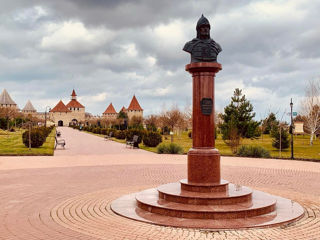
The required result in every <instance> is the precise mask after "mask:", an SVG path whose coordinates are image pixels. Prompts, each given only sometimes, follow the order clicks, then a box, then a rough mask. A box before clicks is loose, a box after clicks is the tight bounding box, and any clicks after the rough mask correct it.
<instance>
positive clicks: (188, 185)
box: [180, 179, 229, 192]
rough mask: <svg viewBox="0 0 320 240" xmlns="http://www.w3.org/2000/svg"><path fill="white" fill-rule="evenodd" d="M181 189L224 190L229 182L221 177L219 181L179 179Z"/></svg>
mask: <svg viewBox="0 0 320 240" xmlns="http://www.w3.org/2000/svg"><path fill="white" fill-rule="evenodd" d="M180 184H181V189H182V190H186V191H190V192H225V191H227V190H228V184H229V182H228V181H226V180H223V179H221V180H220V182H219V183H206V184H203V183H201V184H200V183H192V182H188V180H187V179H182V180H180Z"/></svg>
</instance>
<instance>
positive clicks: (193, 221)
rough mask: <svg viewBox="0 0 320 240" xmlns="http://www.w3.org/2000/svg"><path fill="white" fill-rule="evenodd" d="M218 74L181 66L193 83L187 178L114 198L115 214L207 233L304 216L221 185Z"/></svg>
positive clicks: (209, 68)
mask: <svg viewBox="0 0 320 240" xmlns="http://www.w3.org/2000/svg"><path fill="white" fill-rule="evenodd" d="M221 69H222V67H221V65H220V64H219V63H208V62H199V63H191V64H188V65H186V71H188V72H190V73H191V74H192V81H193V123H192V127H193V129H192V148H191V149H190V150H189V152H188V178H187V179H182V180H180V181H179V182H176V183H169V184H164V185H162V186H159V187H158V188H152V189H147V190H144V191H142V192H139V193H134V194H130V195H126V196H123V197H121V198H118V199H117V200H115V201H114V202H113V203H112V204H111V209H112V210H113V211H114V212H115V213H117V214H119V215H121V216H125V217H128V218H131V219H134V220H138V221H143V222H148V223H154V224H159V225H164V226H175V227H189V228H206V229H237V228H249V227H266V226H274V225H279V224H283V223H288V222H291V221H294V220H296V219H299V218H300V217H302V216H303V213H304V210H303V208H302V207H301V206H300V205H299V204H297V203H294V202H292V201H291V200H289V199H285V198H281V197H277V196H272V195H270V194H267V193H264V192H260V191H256V190H252V189H250V188H248V187H245V186H240V185H237V184H231V183H229V182H228V181H226V180H223V179H221V174H220V154H219V151H218V150H217V149H215V137H214V136H215V134H214V131H215V128H214V77H215V74H216V73H217V72H218V71H220V70H221Z"/></svg>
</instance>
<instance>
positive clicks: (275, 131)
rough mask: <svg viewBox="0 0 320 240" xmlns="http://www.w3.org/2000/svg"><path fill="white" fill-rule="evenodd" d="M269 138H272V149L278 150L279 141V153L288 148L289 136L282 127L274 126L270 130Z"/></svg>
mask: <svg viewBox="0 0 320 240" xmlns="http://www.w3.org/2000/svg"><path fill="white" fill-rule="evenodd" d="M280 129H281V130H280ZM280 133H281V137H280ZM271 137H272V138H273V140H272V146H273V147H275V148H277V149H280V141H281V151H282V150H283V149H287V148H289V143H290V141H289V134H288V131H287V130H286V129H285V128H284V127H283V126H279V125H274V126H273V127H272V129H271ZM280 139H281V140H280Z"/></svg>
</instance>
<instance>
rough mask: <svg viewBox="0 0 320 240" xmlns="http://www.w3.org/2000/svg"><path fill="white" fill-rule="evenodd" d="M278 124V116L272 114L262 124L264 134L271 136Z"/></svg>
mask: <svg viewBox="0 0 320 240" xmlns="http://www.w3.org/2000/svg"><path fill="white" fill-rule="evenodd" d="M278 124H279V121H277V118H276V115H275V114H274V113H270V114H269V116H268V117H267V118H266V119H264V120H263V122H262V126H263V134H270V133H271V129H272V127H273V126H274V125H278Z"/></svg>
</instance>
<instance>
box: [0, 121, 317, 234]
mask: <svg viewBox="0 0 320 240" xmlns="http://www.w3.org/2000/svg"><path fill="white" fill-rule="evenodd" d="M59 130H60V131H61V133H62V137H61V138H63V139H65V140H66V143H67V145H66V149H65V150H63V149H61V148H58V149H57V150H56V151H55V155H54V156H53V157H49V156H48V157H46V156H41V157H0V193H1V195H0V239H1V240H13V239H20V240H34V239H43V240H51V239H55V240H67V239H68V240H69V239H79V240H87V239H128V240H129V239H155V240H157V239H231V240H236V239H237V240H240V239H241V240H245V239H267V240H271V239H275V240H279V239H283V240H291V239H301V240H302V239H303V240H319V239H320V163H315V162H303V161H289V160H274V159H250V158H233V157H222V160H221V162H222V177H223V178H224V179H227V180H228V181H230V182H232V183H236V184H240V185H245V186H249V187H252V188H254V189H257V190H262V191H265V192H268V193H271V194H274V195H278V196H281V197H285V198H289V199H292V200H294V201H296V202H298V203H300V204H301V205H302V206H303V207H304V208H305V215H304V217H303V218H302V219H301V220H299V221H298V222H295V223H291V224H288V225H283V226H281V227H272V228H264V229H248V230H233V231H208V230H195V229H182V228H172V227H162V226H157V225H152V224H147V223H142V222H137V221H133V220H130V219H127V218H124V217H120V216H118V215H116V214H115V213H113V212H112V211H111V210H110V204H111V202H112V201H113V200H114V199H117V198H118V197H120V196H123V195H125V194H129V193H134V192H138V191H141V190H144V189H147V188H153V187H157V186H159V185H161V184H165V183H169V182H177V181H178V180H180V179H183V178H186V172H187V166H186V161H187V157H186V155H159V154H154V153H150V152H146V151H143V150H140V149H130V148H126V147H125V145H124V144H120V143H116V142H113V141H106V140H104V139H103V138H101V137H97V136H94V135H91V134H87V133H83V132H79V131H78V130H74V129H71V128H66V127H63V128H60V129H59Z"/></svg>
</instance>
